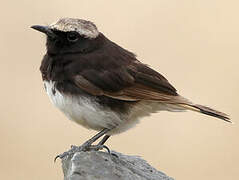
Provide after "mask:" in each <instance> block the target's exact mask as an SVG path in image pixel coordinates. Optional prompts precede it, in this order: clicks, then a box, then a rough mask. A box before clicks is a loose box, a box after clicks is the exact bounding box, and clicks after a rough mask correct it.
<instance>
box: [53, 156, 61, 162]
mask: <svg viewBox="0 0 239 180" xmlns="http://www.w3.org/2000/svg"><path fill="white" fill-rule="evenodd" d="M59 157H60V155H57V156H56V157H55V158H54V163H56V160H57V159H58V158H59Z"/></svg>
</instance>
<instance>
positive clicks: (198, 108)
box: [180, 104, 231, 123]
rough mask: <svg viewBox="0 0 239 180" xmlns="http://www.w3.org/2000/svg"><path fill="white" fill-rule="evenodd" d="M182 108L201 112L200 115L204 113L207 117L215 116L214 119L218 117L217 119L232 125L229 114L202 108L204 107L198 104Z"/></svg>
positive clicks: (182, 105)
mask: <svg viewBox="0 0 239 180" xmlns="http://www.w3.org/2000/svg"><path fill="white" fill-rule="evenodd" d="M180 106H181V107H184V108H185V109H189V110H192V111H196V112H200V113H203V114H206V115H209V116H213V117H216V118H219V119H222V120H224V121H226V122H230V123H231V121H230V118H229V117H228V115H227V114H225V113H222V112H219V111H216V110H214V109H212V108H209V107H206V106H202V105H198V104H188V105H185V104H181V105H180Z"/></svg>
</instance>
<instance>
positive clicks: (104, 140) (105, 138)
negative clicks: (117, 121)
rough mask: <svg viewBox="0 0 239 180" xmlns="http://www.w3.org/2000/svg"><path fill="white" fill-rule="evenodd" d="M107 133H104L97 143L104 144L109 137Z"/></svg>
mask: <svg viewBox="0 0 239 180" xmlns="http://www.w3.org/2000/svg"><path fill="white" fill-rule="evenodd" d="M109 137H110V136H109V135H105V136H104V137H103V139H102V140H101V141H100V142H99V143H98V144H99V145H103V144H105V142H106V141H107V140H108V139H109Z"/></svg>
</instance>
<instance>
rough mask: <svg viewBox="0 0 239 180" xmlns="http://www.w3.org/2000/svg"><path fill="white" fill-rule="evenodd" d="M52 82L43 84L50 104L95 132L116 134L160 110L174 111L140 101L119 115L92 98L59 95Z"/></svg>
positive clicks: (167, 107)
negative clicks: (103, 131) (107, 129)
mask: <svg viewBox="0 0 239 180" xmlns="http://www.w3.org/2000/svg"><path fill="white" fill-rule="evenodd" d="M54 84H55V83H54V82H52V81H50V82H47V81H45V82H44V85H45V89H46V92H47V94H48V96H49V97H50V100H51V102H52V103H53V104H54V105H55V106H56V107H57V108H58V109H60V110H61V111H62V112H63V113H64V114H65V115H66V116H67V117H68V118H69V119H71V120H73V121H75V122H76V123H78V124H81V125H82V126H84V127H86V128H90V129H94V130H97V131H100V130H102V129H103V128H109V129H112V128H114V129H112V131H110V132H109V133H108V134H111V135H112V134H118V133H121V132H124V131H126V130H128V129H130V128H132V127H134V126H135V125H136V124H137V123H138V122H139V119H140V118H142V117H145V116H149V115H150V114H151V113H155V112H158V111H160V110H167V111H173V110H176V109H175V107H172V105H167V104H163V103H158V102H149V101H140V102H139V103H137V104H136V105H134V106H133V107H132V108H131V109H130V110H129V111H128V113H127V114H120V113H117V112H114V111H112V110H111V109H110V108H107V107H103V106H101V105H100V104H99V103H97V102H96V101H94V99H93V98H89V97H86V96H76V95H68V94H63V93H60V92H59V91H58V90H57V89H55V86H54Z"/></svg>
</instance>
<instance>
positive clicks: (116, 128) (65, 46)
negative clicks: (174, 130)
mask: <svg viewBox="0 0 239 180" xmlns="http://www.w3.org/2000/svg"><path fill="white" fill-rule="evenodd" d="M31 28H33V29H34V30H37V31H40V32H42V33H44V34H45V35H46V54H45V55H44V57H43V59H42V62H41V66H40V71H41V74H42V80H43V84H44V87H45V91H46V93H47V94H48V96H49V98H50V101H51V102H52V103H53V104H54V105H55V106H56V107H57V108H58V109H59V110H60V111H62V112H63V113H64V114H65V115H66V116H67V118H68V119H70V120H72V121H74V122H76V123H78V124H80V125H82V126H83V127H85V128H88V129H93V130H96V131H97V132H98V133H97V134H96V135H95V136H93V137H92V138H90V139H89V140H87V141H86V142H85V143H83V144H82V145H81V146H72V148H71V149H70V150H69V151H66V152H64V153H62V154H60V155H58V156H57V157H56V158H63V157H65V156H67V155H70V154H72V153H74V152H77V151H90V150H96V151H97V150H101V149H103V148H106V149H107V150H108V151H109V148H108V147H107V146H105V145H104V143H105V142H106V141H107V140H108V139H109V137H110V136H112V135H115V134H119V133H122V132H125V131H127V130H129V129H131V128H133V127H134V126H135V125H136V124H137V123H139V121H140V119H141V118H143V117H146V116H150V115H151V114H152V113H156V112H159V111H170V112H180V111H186V110H191V111H196V112H199V113H202V114H206V115H209V116H213V117H216V118H218V119H221V120H224V121H226V122H231V121H230V118H229V116H228V115H227V114H225V113H222V112H219V111H216V110H214V109H212V108H209V107H207V106H203V105H199V104H195V103H193V102H192V101H190V100H188V99H186V98H184V97H183V96H181V95H180V94H178V92H177V90H176V89H175V88H174V87H173V86H172V85H171V84H170V82H169V81H168V80H167V79H166V78H165V77H164V76H163V75H161V74H160V73H159V72H157V71H155V70H154V69H152V68H151V67H150V66H149V65H146V64H144V63H142V62H140V61H139V60H138V59H137V57H136V55H135V54H134V53H132V52H130V51H128V50H126V49H124V48H123V47H121V46H119V45H118V44H116V43H114V42H113V41H111V40H110V39H108V38H107V37H106V36H105V35H104V34H103V33H102V32H100V31H99V30H98V28H97V27H96V25H95V24H94V23H93V22H91V21H88V20H84V19H78V18H68V17H66V18H61V19H59V20H57V21H56V22H54V23H52V24H50V25H45V26H42V25H33V26H31ZM100 138H102V139H101V140H100V142H99V143H98V144H96V145H93V143H95V142H96V141H97V140H98V139H100Z"/></svg>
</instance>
